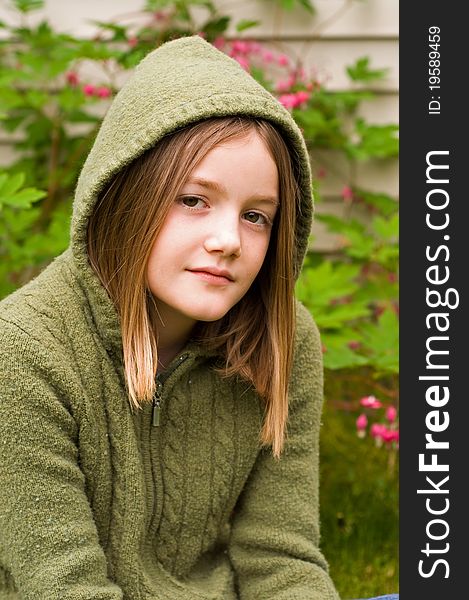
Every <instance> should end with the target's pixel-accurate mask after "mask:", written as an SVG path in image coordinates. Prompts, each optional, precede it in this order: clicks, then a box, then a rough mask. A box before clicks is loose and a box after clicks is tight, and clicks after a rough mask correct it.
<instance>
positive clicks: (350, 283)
mask: <svg viewBox="0 0 469 600" xmlns="http://www.w3.org/2000/svg"><path fill="white" fill-rule="evenodd" d="M359 271H360V267H359V266H358V265H349V264H344V263H332V261H329V260H325V261H323V262H322V263H320V264H319V265H317V266H315V267H306V268H304V269H303V271H302V273H301V275H300V278H299V280H298V282H297V287H296V291H297V295H298V298H299V299H300V300H301V301H303V302H304V303H305V304H306V305H307V306H308V307H309V308H310V309H311V310H312V311H313V312H315V309H316V307H319V306H328V305H329V304H330V303H331V302H332V301H333V300H337V299H339V298H343V297H344V296H349V295H350V294H352V293H353V292H355V291H356V290H357V289H358V288H359V284H358V283H357V282H356V281H354V280H355V278H356V277H357V276H358V274H359Z"/></svg>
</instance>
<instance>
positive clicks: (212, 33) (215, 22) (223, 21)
mask: <svg viewBox="0 0 469 600" xmlns="http://www.w3.org/2000/svg"><path fill="white" fill-rule="evenodd" d="M230 20H231V19H230V17H227V16H225V17H219V18H217V19H212V20H211V21H207V23H205V25H203V27H202V31H204V32H205V33H206V34H207V38H208V39H209V40H213V39H215V38H216V37H218V36H219V35H221V34H222V33H224V32H225V31H226V30H227V29H228V26H229V24H230Z"/></svg>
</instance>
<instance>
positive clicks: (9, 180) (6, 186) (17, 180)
mask: <svg viewBox="0 0 469 600" xmlns="http://www.w3.org/2000/svg"><path fill="white" fill-rule="evenodd" d="M24 179H25V177H24V173H15V174H14V175H10V176H9V175H8V174H7V173H2V174H1V175H0V198H4V197H7V196H11V195H12V194H15V193H16V192H17V191H18V190H19V189H20V187H21V186H22V185H23V183H24Z"/></svg>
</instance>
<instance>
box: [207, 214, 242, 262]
mask: <svg viewBox="0 0 469 600" xmlns="http://www.w3.org/2000/svg"><path fill="white" fill-rule="evenodd" d="M204 248H205V250H207V252H219V253H221V254H222V255H223V256H227V257H228V256H234V257H239V256H241V238H240V234H239V223H238V221H237V222H236V223H235V222H234V220H233V222H231V220H230V221H226V220H225V221H224V222H223V223H220V222H219V221H218V222H217V223H216V224H214V227H213V230H212V231H211V232H210V233H209V234H208V235H207V237H206V238H205V242H204Z"/></svg>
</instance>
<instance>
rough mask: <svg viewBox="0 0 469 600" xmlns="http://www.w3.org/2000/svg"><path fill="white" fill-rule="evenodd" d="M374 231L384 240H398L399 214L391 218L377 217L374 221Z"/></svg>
mask: <svg viewBox="0 0 469 600" xmlns="http://www.w3.org/2000/svg"><path fill="white" fill-rule="evenodd" d="M372 227H373V229H374V231H375V232H376V233H377V234H378V236H379V237H380V238H382V239H383V240H386V241H389V240H396V241H397V238H398V236H399V215H397V214H395V215H393V216H392V217H391V218H390V219H384V218H383V217H375V218H374V219H373V221H372Z"/></svg>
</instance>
